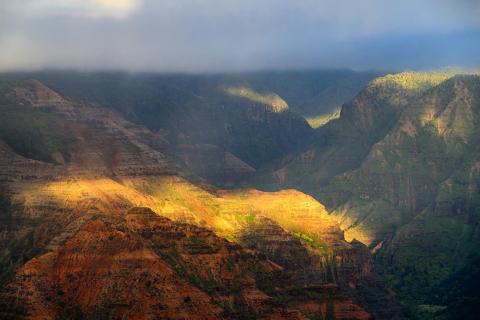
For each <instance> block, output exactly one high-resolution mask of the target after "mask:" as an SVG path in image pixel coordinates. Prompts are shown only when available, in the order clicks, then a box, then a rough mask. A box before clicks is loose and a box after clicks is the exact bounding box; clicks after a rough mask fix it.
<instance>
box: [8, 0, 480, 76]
mask: <svg viewBox="0 0 480 320" xmlns="http://www.w3.org/2000/svg"><path fill="white" fill-rule="evenodd" d="M479 16H480V2H479V1H477V0H423V1H418V0H404V1H385V0H364V1H358V0H302V1H291V0H229V1H219V0H12V1H10V0H3V1H2V2H0V47H1V48H2V50H0V70H12V69H38V68H46V67H56V68H80V69H123V70H132V71H136V70H138V71H152V70H153V71H192V72H203V71H222V70H252V69H285V68H322V67H336V68H339V67H347V68H430V67H436V66H438V65H443V64H460V65H477V64H480V19H478V17H479Z"/></svg>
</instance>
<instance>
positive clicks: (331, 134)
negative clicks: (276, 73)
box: [263, 73, 480, 318]
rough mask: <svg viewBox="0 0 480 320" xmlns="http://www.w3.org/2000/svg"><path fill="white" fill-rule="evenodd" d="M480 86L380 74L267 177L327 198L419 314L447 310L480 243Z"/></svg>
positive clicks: (478, 81)
mask: <svg viewBox="0 0 480 320" xmlns="http://www.w3.org/2000/svg"><path fill="white" fill-rule="evenodd" d="M479 92H480V78H479V76H478V75H456V76H454V75H452V74H449V73H442V74H428V73H426V74H423V73H403V74H398V75H391V76H386V77H382V78H379V79H377V80H375V81H373V82H372V83H371V84H370V85H369V87H367V88H366V89H365V90H364V91H363V92H361V93H360V94H359V95H358V96H357V97H356V98H355V99H354V100H353V101H352V102H350V103H347V104H345V105H344V106H343V109H342V114H341V117H340V119H338V120H336V121H334V122H332V123H330V124H328V125H327V128H323V129H321V130H319V131H318V139H319V142H318V143H317V144H316V145H313V146H312V147H310V148H308V149H307V150H306V151H304V152H303V153H302V154H300V155H299V156H297V157H294V158H288V159H285V161H284V163H282V165H281V166H280V167H277V168H275V170H276V171H274V173H273V174H272V175H271V177H273V179H272V178H271V179H270V180H269V181H268V180H267V183H270V186H272V185H273V186H274V187H278V186H282V187H283V186H285V185H286V186H294V187H298V188H299V189H300V190H303V191H307V192H309V193H311V194H314V195H315V196H316V198H317V199H321V200H322V202H324V203H325V204H326V205H327V207H328V208H329V210H330V211H331V213H332V216H335V217H337V219H338V222H339V223H340V225H341V227H342V229H343V230H345V234H346V238H347V239H348V240H352V239H357V240H360V241H361V242H363V243H365V244H367V245H368V246H369V247H370V248H371V249H372V251H373V252H374V256H375V263H376V268H377V270H380V272H381V274H382V275H383V276H384V278H385V279H388V282H389V285H390V287H391V288H393V289H395V290H396V292H397V293H399V295H400V296H401V298H402V299H403V302H404V305H405V306H406V310H407V311H408V312H409V313H410V314H409V315H410V316H412V317H415V316H418V317H419V318H422V317H426V316H432V312H433V313H436V315H437V316H439V314H440V313H441V310H442V308H443V307H444V306H445V305H446V302H445V295H446V291H445V290H446V289H445V288H446V286H447V285H446V283H448V282H449V281H450V277H451V276H452V275H453V274H457V276H458V272H459V270H462V269H463V268H465V264H466V263H467V262H466V261H470V260H471V259H473V258H472V257H471V255H472V254H473V255H474V254H475V252H476V250H477V249H478V246H479V244H480V243H479V242H478V231H477V230H478V224H479V221H480V220H479V215H478V208H479V206H478V204H479V202H478V192H477V191H478V175H477V172H478V170H477V166H478V159H479V149H478V145H479V140H478V136H479V132H478V125H479V121H480V96H479ZM320 139H322V140H320ZM302 172H303V175H302ZM263 182H265V180H263ZM440 288H441V289H440ZM447 291H448V290H447ZM426 305H428V306H431V305H433V307H432V308H429V307H428V306H426ZM432 310H433V311H432ZM426 314H428V315H426Z"/></svg>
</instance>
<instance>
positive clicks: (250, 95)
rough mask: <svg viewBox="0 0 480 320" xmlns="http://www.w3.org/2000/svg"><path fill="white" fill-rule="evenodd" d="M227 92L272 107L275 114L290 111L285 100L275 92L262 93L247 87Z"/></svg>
mask: <svg viewBox="0 0 480 320" xmlns="http://www.w3.org/2000/svg"><path fill="white" fill-rule="evenodd" d="M225 91H226V92H227V93H228V94H229V95H231V96H234V97H242V98H246V99H248V100H251V101H253V102H258V103H261V104H265V105H267V106H270V107H271V108H272V111H275V112H282V111H285V110H287V109H288V104H287V103H286V102H285V100H283V99H282V98H281V97H280V96H279V95H278V94H276V93H273V92H267V93H260V92H256V91H254V90H253V89H251V88H247V87H229V88H227V89H226V90H225Z"/></svg>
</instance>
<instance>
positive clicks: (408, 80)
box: [372, 71, 453, 91]
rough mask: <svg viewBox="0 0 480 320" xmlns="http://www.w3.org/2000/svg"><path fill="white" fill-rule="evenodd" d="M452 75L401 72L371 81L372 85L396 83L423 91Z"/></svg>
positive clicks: (409, 88)
mask: <svg viewBox="0 0 480 320" xmlns="http://www.w3.org/2000/svg"><path fill="white" fill-rule="evenodd" d="M452 76H453V74H452V73H450V72H447V71H445V72H401V73H396V74H388V75H386V76H383V77H380V78H377V79H375V80H373V81H372V84H373V85H388V84H394V85H398V86H400V87H402V88H404V89H408V90H416V91H423V90H426V89H429V88H433V87H435V86H437V85H439V84H440V83H442V82H443V81H445V80H447V79H449V78H451V77H452Z"/></svg>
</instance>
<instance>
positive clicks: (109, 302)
mask: <svg viewBox="0 0 480 320" xmlns="http://www.w3.org/2000/svg"><path fill="white" fill-rule="evenodd" d="M0 109H1V112H2V114H3V115H5V116H7V117H9V119H10V120H11V121H12V122H15V121H16V122H17V123H18V122H19V121H20V120H19V119H20V117H21V116H20V114H21V115H22V117H25V116H27V117H31V119H37V120H36V121H31V124H32V126H31V127H32V128H34V129H35V130H33V131H32V132H36V133H37V134H36V135H35V134H32V132H30V131H28V130H26V132H25V134H24V135H20V136H19V139H17V140H12V139H8V138H9V137H11V136H12V135H11V133H12V132H11V131H4V132H3V133H2V134H3V135H2V139H4V140H5V142H2V144H1V145H0V152H1V156H0V177H1V180H0V186H1V189H0V190H1V191H2V197H1V198H0V205H1V207H0V210H1V219H2V222H4V223H3V224H2V226H3V228H2V232H1V237H0V241H1V243H0V244H1V254H0V263H1V267H2V284H6V285H5V286H4V288H5V289H4V290H3V291H2V293H1V298H0V300H1V302H0V306H1V307H2V310H1V312H3V313H2V315H4V316H5V317H14V315H15V314H16V313H17V312H18V313H22V314H23V315H24V316H25V317H27V318H32V319H33V318H38V317H45V318H55V317H75V316H86V317H87V318H88V317H102V316H104V317H107V318H117V317H132V318H139V319H142V318H145V319H149V318H152V319H153V318H159V317H165V318H173V319H175V318H242V317H248V316H256V317H258V318H266V319H287V318H288V319H296V318H298V319H304V318H306V317H312V316H322V317H331V316H334V317H335V318H338V319H352V318H354V319H368V318H371V317H372V316H371V314H372V313H373V314H374V315H376V314H381V313H379V311H378V310H381V309H382V308H376V307H375V306H374V305H372V304H371V303H369V302H368V299H369V297H371V296H372V295H371V294H369V293H366V292H364V291H361V290H360V289H359V288H360V287H361V286H362V284H363V283H365V281H370V280H369V279H374V278H375V274H374V272H373V270H372V267H371V258H370V256H369V255H368V254H367V253H366V251H365V247H364V246H362V245H361V244H359V243H356V242H355V243H348V242H347V241H345V239H344V236H343V232H342V231H341V229H340V228H339V227H338V225H337V224H336V222H335V221H333V220H332V219H331V218H330V216H329V215H328V214H327V212H326V210H325V208H324V207H323V206H322V205H321V204H320V203H318V202H317V201H315V200H314V199H313V198H312V197H309V196H307V195H305V194H303V193H301V192H298V191H294V190H287V191H282V192H278V193H266V192H260V191H255V190H239V191H220V190H216V189H215V188H213V187H211V186H208V185H206V184H204V185H202V186H197V185H194V184H193V183H191V182H189V181H187V180H185V179H183V178H181V177H180V175H182V173H181V172H180V171H179V169H178V168H177V167H176V166H175V164H174V163H173V162H172V161H171V160H169V157H168V156H166V155H165V154H166V153H167V152H166V151H165V149H166V142H165V140H164V139H163V138H162V136H160V135H159V134H154V133H152V132H151V131H149V130H148V129H145V128H144V127H142V126H138V125H134V124H131V123H129V122H127V121H125V120H124V119H123V118H122V117H121V116H119V115H118V114H116V113H115V112H113V111H111V110H109V109H105V108H101V107H98V106H92V105H88V104H82V103H77V102H75V101H72V100H69V99H66V98H64V97H62V96H61V95H59V94H57V93H54V92H53V91H51V89H49V88H47V87H45V86H44V85H43V84H41V83H39V82H37V81H31V82H27V83H19V84H17V85H16V86H13V88H12V90H10V91H8V93H7V98H6V100H5V101H2V106H1V108H0ZM32 110H33V111H32ZM45 114H46V115H48V116H46V115H45ZM4 119H5V118H4ZM38 119H39V120H38ZM24 120H25V119H23V118H22V121H24ZM47 128H51V129H52V130H46V129H47ZM9 130H13V129H11V128H10V129H9ZM22 132H23V131H22ZM28 139H36V140H37V141H38V142H39V143H40V145H41V146H44V148H42V149H41V150H43V151H42V152H40V151H37V150H34V151H35V152H26V151H28V150H31V149H29V148H27V149H25V148H24V146H25V141H29V140H28ZM45 150H48V152H45ZM197 181H198V179H197ZM136 207H144V209H138V208H136ZM132 208H136V209H132ZM146 208H149V209H146ZM167 218H168V219H167ZM169 219H170V220H169ZM226 239H228V240H226ZM259 244H262V245H259ZM378 286H379V288H380V290H377V291H375V292H376V293H375V294H378V293H379V292H381V295H382V297H386V299H387V300H386V301H389V303H391V304H390V305H388V306H389V307H388V309H389V310H388V312H387V314H386V315H384V317H385V318H394V317H397V316H398V317H400V313H399V311H398V308H396V302H395V301H394V300H392V299H393V298H391V295H390V294H389V293H388V292H386V291H385V290H384V289H382V284H381V282H378ZM382 290H383V291H382ZM366 310H368V311H366Z"/></svg>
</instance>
